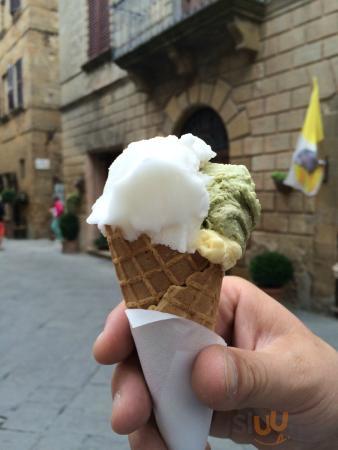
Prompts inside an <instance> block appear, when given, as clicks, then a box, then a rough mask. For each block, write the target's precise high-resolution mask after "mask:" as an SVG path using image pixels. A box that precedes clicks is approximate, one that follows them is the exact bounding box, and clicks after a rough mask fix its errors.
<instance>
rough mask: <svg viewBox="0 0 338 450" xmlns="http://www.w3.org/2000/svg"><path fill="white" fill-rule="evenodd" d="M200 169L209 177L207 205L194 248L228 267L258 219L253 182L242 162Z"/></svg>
mask: <svg viewBox="0 0 338 450" xmlns="http://www.w3.org/2000/svg"><path fill="white" fill-rule="evenodd" d="M201 172H203V173H204V174H206V175H209V177H211V181H210V182H209V184H208V186H207V190H208V193H209V197H210V205H209V211H208V215H207V217H206V219H205V220H204V222H203V225H202V229H201V230H200V233H199V237H198V243H197V248H198V250H199V252H200V253H201V254H202V255H203V256H205V257H206V258H208V259H209V260H211V261H212V262H214V263H221V264H223V266H224V268H225V270H228V269H230V268H231V267H232V266H234V265H235V263H236V261H237V260H238V259H239V258H240V257H241V256H242V254H243V252H244V251H245V247H246V243H247V241H248V239H249V237H250V234H251V231H252V230H253V228H254V226H255V225H256V223H257V221H258V219H259V215H260V210H261V206H260V203H259V201H258V199H257V197H256V193H255V184H254V182H253V181H252V178H251V176H250V173H249V171H248V169H247V168H246V167H245V166H243V165H232V164H217V163H206V164H205V165H204V166H203V167H202V168H201Z"/></svg>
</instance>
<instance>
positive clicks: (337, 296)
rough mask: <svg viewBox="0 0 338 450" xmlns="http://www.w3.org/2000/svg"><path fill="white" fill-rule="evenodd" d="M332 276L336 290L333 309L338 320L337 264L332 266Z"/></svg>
mask: <svg viewBox="0 0 338 450" xmlns="http://www.w3.org/2000/svg"><path fill="white" fill-rule="evenodd" d="M332 271H333V276H334V278H335V281H336V290H335V306H334V307H333V311H334V315H335V317H336V318H337V319H338V262H337V263H336V264H335V265H334V266H332Z"/></svg>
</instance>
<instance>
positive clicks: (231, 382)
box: [224, 349, 238, 397]
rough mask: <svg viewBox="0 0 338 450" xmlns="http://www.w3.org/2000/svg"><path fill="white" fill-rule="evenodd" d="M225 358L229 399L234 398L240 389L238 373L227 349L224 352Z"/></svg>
mask: <svg viewBox="0 0 338 450" xmlns="http://www.w3.org/2000/svg"><path fill="white" fill-rule="evenodd" d="M224 356H225V358H224V359H225V380H226V385H227V386H226V387H227V394H228V396H229V397H234V396H235V395H236V393H237V389H238V371H237V367H236V364H235V361H234V359H233V357H232V355H231V354H230V352H228V351H227V350H226V349H225V351H224Z"/></svg>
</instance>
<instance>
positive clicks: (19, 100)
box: [15, 59, 23, 108]
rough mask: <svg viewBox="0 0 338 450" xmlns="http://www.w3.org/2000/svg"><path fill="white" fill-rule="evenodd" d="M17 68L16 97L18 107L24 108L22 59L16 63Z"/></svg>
mask: <svg viewBox="0 0 338 450" xmlns="http://www.w3.org/2000/svg"><path fill="white" fill-rule="evenodd" d="M15 68H16V94H17V96H16V98H17V105H16V106H17V107H19V108H23V77H22V59H19V60H18V61H17V62H16V63H15Z"/></svg>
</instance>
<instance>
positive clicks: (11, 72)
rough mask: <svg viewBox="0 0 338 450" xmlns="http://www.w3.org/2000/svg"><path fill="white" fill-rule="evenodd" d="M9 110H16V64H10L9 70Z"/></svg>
mask: <svg viewBox="0 0 338 450" xmlns="http://www.w3.org/2000/svg"><path fill="white" fill-rule="evenodd" d="M7 98H8V111H9V112H11V111H13V110H14V66H9V68H8V72H7Z"/></svg>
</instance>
